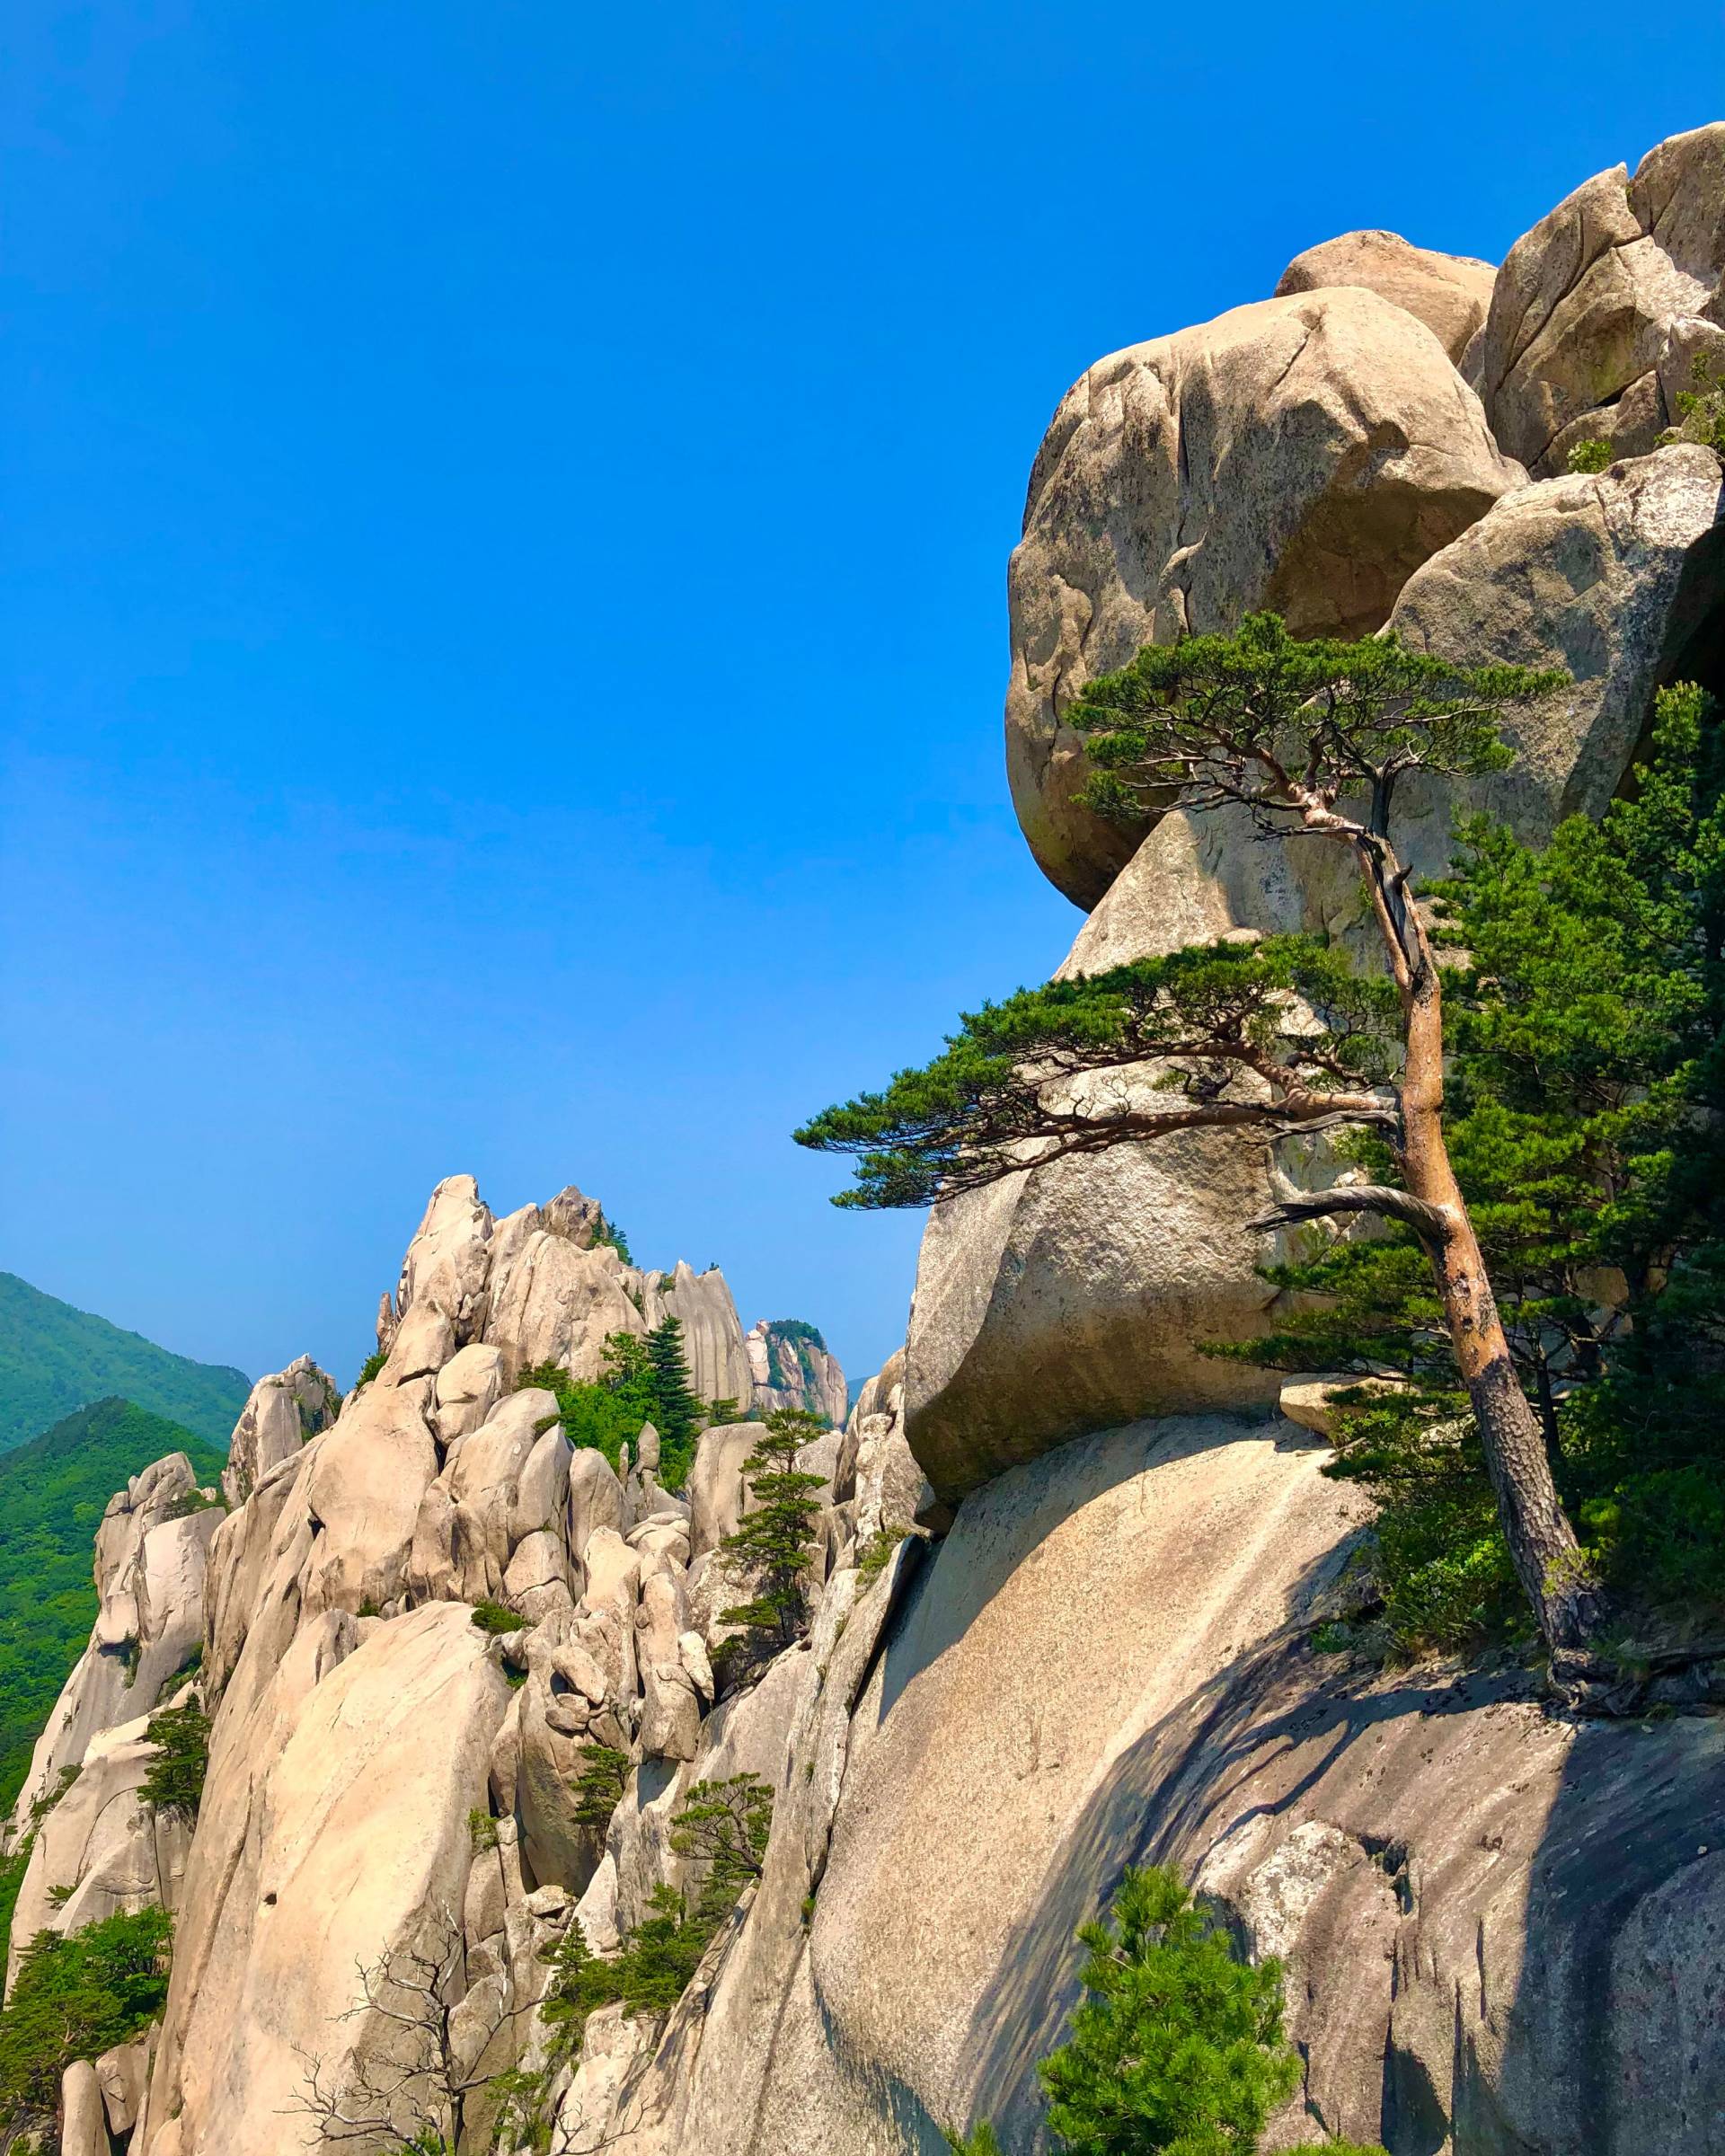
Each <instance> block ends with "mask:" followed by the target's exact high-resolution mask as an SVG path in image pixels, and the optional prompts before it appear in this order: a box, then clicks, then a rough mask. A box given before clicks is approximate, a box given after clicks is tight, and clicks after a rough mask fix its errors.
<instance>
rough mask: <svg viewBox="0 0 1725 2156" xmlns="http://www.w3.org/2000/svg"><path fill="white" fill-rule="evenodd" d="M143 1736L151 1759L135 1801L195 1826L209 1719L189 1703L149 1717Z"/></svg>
mask: <svg viewBox="0 0 1725 2156" xmlns="http://www.w3.org/2000/svg"><path fill="white" fill-rule="evenodd" d="M145 1735H146V1736H147V1737H148V1739H149V1741H150V1743H151V1744H153V1745H155V1758H154V1759H153V1760H152V1761H151V1762H150V1765H149V1771H148V1772H147V1773H146V1775H145V1777H144V1780H142V1782H141V1783H140V1784H139V1785H138V1791H137V1793H138V1795H139V1797H140V1798H142V1799H143V1800H144V1802H145V1803H146V1804H147V1805H148V1806H149V1807H150V1808H151V1810H152V1811H156V1812H163V1813H165V1814H167V1815H168V1816H170V1817H171V1818H175V1819H179V1820H181V1821H182V1822H183V1823H184V1824H185V1825H187V1826H192V1825H196V1823H197V1819H198V1807H199V1805H201V1804H202V1802H203V1800H204V1780H205V1777H206V1776H207V1775H208V1772H209V1717H208V1715H207V1714H206V1713H205V1712H204V1711H203V1710H202V1709H201V1708H200V1707H199V1706H198V1705H197V1704H196V1703H195V1702H194V1701H190V1700H189V1701H187V1702H186V1704H185V1705H184V1706H183V1707H174V1708H171V1709H169V1710H167V1711H166V1712H165V1713H161V1714H153V1715H152V1716H151V1717H150V1719H149V1722H148V1724H147V1725H146V1729H145Z"/></svg>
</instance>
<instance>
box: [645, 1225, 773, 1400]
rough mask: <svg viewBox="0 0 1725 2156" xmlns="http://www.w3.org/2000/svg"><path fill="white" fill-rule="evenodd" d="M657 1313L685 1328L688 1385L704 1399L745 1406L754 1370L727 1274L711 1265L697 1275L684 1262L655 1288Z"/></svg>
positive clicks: (658, 1281) (684, 1343)
mask: <svg viewBox="0 0 1725 2156" xmlns="http://www.w3.org/2000/svg"><path fill="white" fill-rule="evenodd" d="M651 1292H653V1293H655V1294H657V1297H658V1305H657V1309H656V1311H655V1315H654V1322H655V1323H657V1322H658V1321H659V1312H663V1314H664V1315H665V1316H667V1317H674V1318H676V1319H677V1320H678V1321H679V1322H680V1323H681V1325H682V1327H683V1358H684V1360H685V1362H686V1364H687V1365H688V1369H689V1382H690V1383H691V1384H692V1385H693V1386H694V1392H695V1394H696V1396H697V1397H698V1398H699V1399H702V1400H734V1401H736V1402H737V1403H738V1405H739V1407H745V1408H746V1407H747V1405H748V1404H749V1401H750V1400H751V1399H752V1398H753V1395H754V1384H755V1378H754V1372H753V1370H752V1369H751V1367H750V1365H749V1358H748V1349H747V1347H746V1345H745V1344H744V1340H743V1325H742V1320H741V1319H740V1318H739V1316H738V1315H737V1305H736V1303H734V1302H733V1301H732V1299H731V1293H730V1286H729V1285H728V1284H727V1282H726V1279H725V1276H724V1275H723V1273H722V1272H721V1271H720V1269H719V1268H718V1267H717V1266H716V1265H715V1266H710V1267H709V1268H708V1269H707V1270H706V1271H705V1272H704V1273H697V1272H696V1271H695V1269H694V1267H693V1266H692V1265H690V1264H688V1263H687V1261H686V1259H678V1260H677V1266H676V1268H675V1269H674V1270H673V1271H671V1272H669V1273H666V1274H662V1275H661V1276H660V1277H659V1278H658V1279H657V1280H656V1281H654V1282H652V1284H651Z"/></svg>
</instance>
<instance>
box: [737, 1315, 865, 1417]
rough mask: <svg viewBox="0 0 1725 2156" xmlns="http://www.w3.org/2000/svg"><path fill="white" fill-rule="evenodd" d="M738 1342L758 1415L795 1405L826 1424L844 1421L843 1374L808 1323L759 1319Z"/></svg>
mask: <svg viewBox="0 0 1725 2156" xmlns="http://www.w3.org/2000/svg"><path fill="white" fill-rule="evenodd" d="M743 1345H744V1347H746V1348H747V1352H748V1368H749V1374H750V1376H751V1378H752V1379H753V1380H754V1389H755V1392H754V1396H755V1405H756V1407H757V1408H759V1409H761V1411H762V1413H763V1414H770V1413H771V1412H772V1410H773V1409H774V1408H800V1409H802V1411H803V1412H804V1413H805V1414H809V1415H819V1416H823V1417H824V1418H826V1420H827V1421H828V1422H830V1423H841V1422H843V1421H844V1419H845V1409H847V1408H848V1406H849V1405H850V1397H849V1393H848V1392H847V1390H846V1387H845V1373H844V1371H843V1370H842V1369H840V1367H839V1364H838V1357H837V1356H836V1355H834V1354H833V1352H832V1351H831V1349H830V1348H829V1347H827V1343H826V1341H825V1340H824V1339H821V1337H820V1334H819V1332H818V1330H817V1329H816V1328H815V1327H814V1326H812V1325H809V1324H806V1323H804V1322H803V1321H802V1320H801V1319H798V1318H781V1319H777V1320H773V1319H768V1318H763V1319H762V1320H761V1321H760V1323H759V1324H758V1325H754V1326H751V1327H750V1329H749V1330H748V1332H747V1335H746V1337H745V1339H744V1342H743Z"/></svg>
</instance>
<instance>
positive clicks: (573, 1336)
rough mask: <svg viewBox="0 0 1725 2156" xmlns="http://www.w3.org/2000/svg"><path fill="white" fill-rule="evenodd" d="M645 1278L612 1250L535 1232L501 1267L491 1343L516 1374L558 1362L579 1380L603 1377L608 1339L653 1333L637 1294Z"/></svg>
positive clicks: (494, 1286)
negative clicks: (634, 1297)
mask: <svg viewBox="0 0 1725 2156" xmlns="http://www.w3.org/2000/svg"><path fill="white" fill-rule="evenodd" d="M637 1280H638V1276H637V1275H635V1274H633V1273H632V1272H630V1271H629V1270H628V1268H625V1266H624V1262H623V1260H622V1259H621V1258H619V1257H618V1256H617V1253H616V1252H615V1250H613V1249H612V1248H611V1247H610V1246H609V1244H602V1245H599V1246H598V1247H597V1248H594V1249H588V1250H584V1249H582V1248H581V1246H580V1245H579V1243H575V1242H571V1241H570V1240H569V1239H568V1238H567V1237H566V1236H562V1235H556V1234H553V1233H551V1232H550V1231H549V1230H548V1229H544V1228H535V1229H534V1230H532V1231H531V1232H530V1233H528V1234H527V1235H526V1238H525V1240H524V1241H522V1243H521V1245H520V1247H519V1249H518V1250H516V1251H515V1253H514V1254H513V1255H512V1256H510V1257H509V1258H507V1259H500V1260H499V1262H498V1264H497V1266H496V1267H495V1268H494V1272H493V1278H492V1283H491V1311H490V1314H489V1316H488V1317H487V1319H486V1321H485V1339H486V1340H487V1342H488V1343H489V1344H491V1346H493V1347H499V1348H500V1349H501V1350H502V1352H503V1354H504V1356H505V1358H506V1360H507V1363H508V1366H509V1372H510V1374H511V1375H512V1376H519V1374H521V1373H522V1372H523V1371H524V1370H532V1369H535V1368H537V1367H538V1366H539V1365H541V1364H543V1363H558V1364H561V1365H562V1367H563V1368H564V1369H566V1370H567V1371H569V1373H570V1374H571V1376H574V1377H579V1378H594V1377H597V1376H598V1374H599V1373H600V1371H601V1370H602V1369H603V1367H604V1357H605V1341H606V1334H607V1333H613V1332H631V1333H635V1334H641V1333H644V1332H645V1331H646V1330H647V1322H646V1320H645V1319H644V1318H643V1317H642V1315H641V1312H640V1310H639V1309H637V1307H636V1305H635V1303H634V1302H633V1301H632V1298H631V1295H630V1293H629V1290H630V1288H631V1286H633V1285H635V1283H636V1282H637Z"/></svg>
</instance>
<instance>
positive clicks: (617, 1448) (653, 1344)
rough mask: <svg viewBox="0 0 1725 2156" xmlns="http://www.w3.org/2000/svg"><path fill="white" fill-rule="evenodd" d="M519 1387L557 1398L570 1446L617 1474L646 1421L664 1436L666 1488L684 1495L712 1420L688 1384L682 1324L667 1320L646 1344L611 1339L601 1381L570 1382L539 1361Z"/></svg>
mask: <svg viewBox="0 0 1725 2156" xmlns="http://www.w3.org/2000/svg"><path fill="white" fill-rule="evenodd" d="M516 1382H517V1390H518V1389H520V1388H521V1387H524V1386H528V1385H536V1386H539V1387H542V1388H543V1389H544V1391H545V1392H550V1393H552V1394H553V1396H554V1397H555V1399H556V1401H557V1414H558V1419H559V1420H560V1421H561V1422H562V1426H563V1433H564V1435H565V1436H567V1437H568V1439H569V1442H570V1443H571V1445H575V1446H577V1447H578V1448H579V1447H580V1446H584V1445H585V1446H590V1447H592V1449H593V1450H594V1451H596V1452H599V1453H603V1454H604V1455H605V1457H606V1460H607V1461H608V1462H609V1463H610V1465H611V1466H612V1468H613V1469H614V1470H615V1468H617V1467H618V1466H620V1465H621V1463H622V1460H623V1448H624V1445H633V1444H634V1442H635V1440H636V1439H637V1438H638V1437H639V1436H641V1425H642V1423H645V1422H650V1423H651V1424H652V1426H653V1427H654V1428H655V1429H656V1430H657V1431H658V1432H659V1480H660V1482H661V1483H662V1484H663V1485H664V1487H665V1488H666V1489H669V1490H678V1489H682V1487H683V1485H684V1483H685V1482H686V1480H688V1473H689V1469H690V1468H691V1466H693V1464H694V1446H695V1440H696V1438H697V1437H698V1436H699V1435H700V1433H701V1429H702V1427H703V1423H704V1422H705V1421H706V1420H707V1419H708V1415H707V1411H706V1410H705V1409H703V1406H702V1403H701V1401H699V1400H698V1399H697V1398H696V1396H695V1392H694V1386H693V1384H692V1383H690V1379H689V1366H688V1362H687V1358H686V1355H685V1352H684V1347H683V1321H682V1320H681V1319H680V1318H676V1317H668V1318H667V1319H666V1320H665V1321H664V1323H663V1324H661V1325H659V1326H656V1327H655V1328H654V1329H653V1330H652V1331H651V1332H650V1333H649V1334H648V1335H647V1337H646V1338H645V1339H641V1338H640V1337H639V1336H638V1335H637V1334H635V1333H632V1332H613V1333H608V1334H607V1335H606V1341H605V1347H604V1351H603V1367H602V1370H601V1373H600V1374H599V1376H598V1377H597V1378H576V1377H571V1375H570V1374H569V1372H568V1371H567V1370H565V1369H564V1368H563V1366H562V1364H561V1363H540V1364H537V1365H535V1367H534V1368H532V1369H531V1370H524V1371H523V1372H522V1373H521V1375H520V1377H519V1378H518V1379H517V1381H516Z"/></svg>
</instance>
